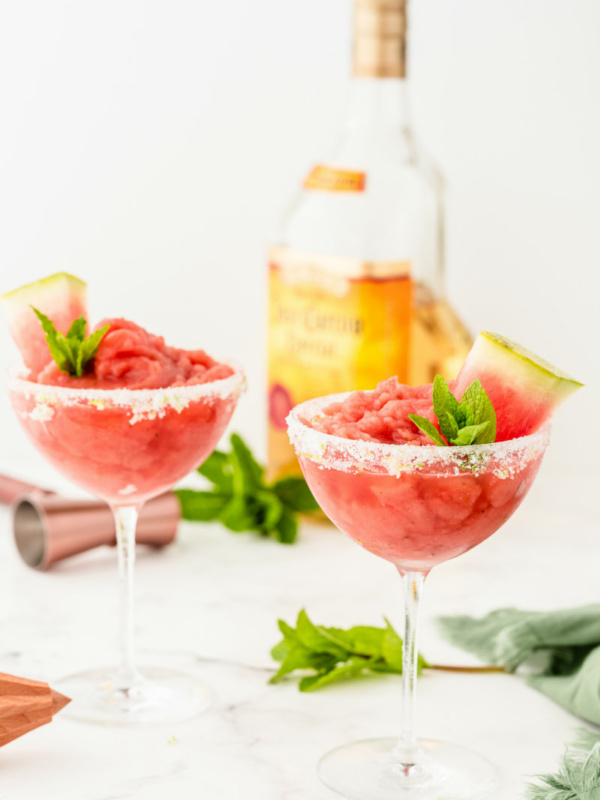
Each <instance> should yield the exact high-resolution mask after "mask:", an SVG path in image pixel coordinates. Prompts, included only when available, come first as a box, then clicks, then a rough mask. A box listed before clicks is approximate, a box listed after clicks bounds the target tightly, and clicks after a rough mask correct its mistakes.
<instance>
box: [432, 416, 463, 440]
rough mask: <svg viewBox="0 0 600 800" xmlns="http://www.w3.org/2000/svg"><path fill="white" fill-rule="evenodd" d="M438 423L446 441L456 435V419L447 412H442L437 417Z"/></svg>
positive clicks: (457, 425)
mask: <svg viewBox="0 0 600 800" xmlns="http://www.w3.org/2000/svg"><path fill="white" fill-rule="evenodd" d="M438 423H439V425H440V430H441V432H442V433H443V435H444V436H445V437H446V439H453V438H454V437H455V436H456V435H457V433H458V429H459V424H458V422H457V420H456V418H455V417H453V416H452V414H451V413H450V412H449V411H443V412H442V413H441V414H440V415H439V416H438ZM434 427H435V426H434Z"/></svg>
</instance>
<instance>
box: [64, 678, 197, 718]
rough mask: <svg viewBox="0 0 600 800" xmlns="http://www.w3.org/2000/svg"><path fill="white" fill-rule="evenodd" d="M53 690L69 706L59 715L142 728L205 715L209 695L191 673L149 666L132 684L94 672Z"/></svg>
mask: <svg viewBox="0 0 600 800" xmlns="http://www.w3.org/2000/svg"><path fill="white" fill-rule="evenodd" d="M53 685H55V688H56V689H57V690H58V691H59V692H62V693H63V694H65V695H66V696H67V697H70V698H71V700H72V702H71V703H69V705H67V706H66V707H65V708H64V710H63V711H62V712H61V717H68V718H70V719H74V720H78V721H79V722H92V723H96V724H99V725H123V726H125V725H147V724H160V723H171V722H181V721H182V720H186V719H191V718H192V717H195V716H196V715H197V714H199V713H200V712H201V711H204V710H205V709H206V708H207V707H208V705H209V703H210V692H209V690H208V689H207V688H206V687H205V686H204V684H203V683H201V682H200V681H197V680H196V679H195V678H193V677H192V676H191V675H185V674H184V673H181V672H175V671H173V670H169V669H162V668H158V667H149V668H147V669H144V670H143V671H142V672H141V673H138V674H137V675H136V677H135V679H134V680H131V679H129V680H124V679H121V678H120V677H119V670H118V669H117V668H114V669H112V670H111V669H97V670H89V671H86V672H79V673H77V674H76V675H71V676H69V677H68V678H64V679H63V680H62V681H59V682H58V683H56V684H53Z"/></svg>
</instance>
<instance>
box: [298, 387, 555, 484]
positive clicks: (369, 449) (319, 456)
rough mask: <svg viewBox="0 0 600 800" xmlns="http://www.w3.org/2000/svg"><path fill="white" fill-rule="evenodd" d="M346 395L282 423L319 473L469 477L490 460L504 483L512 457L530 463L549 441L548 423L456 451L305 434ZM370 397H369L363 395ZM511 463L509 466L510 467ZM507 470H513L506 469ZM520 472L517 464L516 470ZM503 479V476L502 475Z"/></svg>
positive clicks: (305, 407) (306, 407)
mask: <svg viewBox="0 0 600 800" xmlns="http://www.w3.org/2000/svg"><path fill="white" fill-rule="evenodd" d="M350 394H353V393H352V392H345V393H343V394H330V395H325V396H324V397H317V398H316V399H314V400H307V401H306V402H304V403H300V404H299V405H297V406H296V407H295V408H293V409H292V411H291V412H290V414H289V415H288V417H287V420H286V421H287V423H288V436H289V437H290V441H291V442H292V444H293V445H294V448H295V450H296V455H297V456H300V457H302V458H308V459H310V460H311V461H315V462H316V463H317V464H318V465H319V466H320V467H323V468H327V469H338V470H346V471H347V470H348V469H353V470H355V469H356V468H357V467H358V468H359V469H360V470H361V471H364V472H370V471H376V472H377V473H378V474H381V472H382V470H383V472H384V473H388V474H390V475H395V476H398V475H400V474H401V473H403V472H406V471H408V470H419V469H423V468H425V467H431V466H434V467H435V466H439V467H445V468H446V469H445V471H446V472H447V468H448V467H450V468H452V467H453V468H454V469H455V470H456V472H462V471H464V468H465V464H468V466H469V469H472V470H473V471H474V472H481V471H485V469H486V468H487V466H488V464H489V462H490V461H491V460H492V459H493V466H494V469H493V471H494V473H495V474H497V475H498V476H499V477H509V476H510V475H511V474H512V473H513V471H514V457H515V456H517V455H520V456H527V458H526V460H525V463H527V462H528V461H529V460H531V459H532V458H535V457H536V456H537V455H538V453H539V452H540V450H542V451H543V450H544V449H545V447H546V445H547V444H548V442H549V441H550V430H551V425H550V423H546V425H544V427H543V428H541V429H540V430H539V431H536V432H535V433H532V434H529V435H528V436H521V437H519V438H517V439H509V440H507V441H505V442H494V443H492V444H477V445H468V446H461V447H455V446H453V447H435V446H431V447H427V446H418V445H411V444H383V443H381V442H368V441H364V440H362V439H345V438H343V437H341V436H334V435H332V434H330V433H322V432H321V431H317V430H315V429H314V428H311V427H310V425H308V424H307V423H306V422H303V421H302V419H301V417H304V418H305V419H310V420H312V421H318V420H319V419H324V417H325V415H324V414H322V413H321V412H322V409H323V408H324V407H326V406H328V405H331V404H332V403H338V402H342V401H343V400H345V399H346V398H347V397H348V396H349V395H350ZM365 394H371V392H365ZM511 462H512V465H511ZM511 466H512V467H513V469H511ZM520 466H523V463H521V464H520ZM370 467H371V468H373V469H370ZM504 473H506V474H504Z"/></svg>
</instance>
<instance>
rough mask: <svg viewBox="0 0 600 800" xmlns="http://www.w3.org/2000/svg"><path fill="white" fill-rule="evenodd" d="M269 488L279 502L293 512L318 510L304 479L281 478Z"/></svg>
mask: <svg viewBox="0 0 600 800" xmlns="http://www.w3.org/2000/svg"><path fill="white" fill-rule="evenodd" d="M271 488H272V490H273V492H275V494H276V495H277V497H278V498H279V499H280V500H281V502H282V503H285V505H286V506H289V507H290V508H291V509H293V510H294V511H301V512H309V511H318V510H319V504H318V503H317V501H316V500H315V498H314V497H313V495H312V492H311V491H310V489H309V488H308V484H307V483H306V481H305V480H304V478H296V477H289V478H281V479H280V480H278V481H275V483H274V484H273V486H272V487H271Z"/></svg>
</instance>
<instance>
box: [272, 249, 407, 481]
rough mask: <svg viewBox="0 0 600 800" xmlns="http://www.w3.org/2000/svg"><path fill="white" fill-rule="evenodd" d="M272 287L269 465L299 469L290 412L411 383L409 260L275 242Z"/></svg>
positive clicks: (277, 468) (279, 470)
mask: <svg viewBox="0 0 600 800" xmlns="http://www.w3.org/2000/svg"><path fill="white" fill-rule="evenodd" d="M269 273H270V280H269V283H270V293H269V351H268V361H269V465H270V468H271V473H272V474H283V473H286V472H295V471H297V463H296V459H295V457H294V454H293V450H292V448H291V446H290V445H289V442H288V439H287V433H286V423H285V418H286V416H287V414H288V413H289V411H290V409H291V408H292V407H293V406H295V405H296V404H297V403H301V402H303V401H304V400H309V399H311V398H313V397H319V396H320V395H324V394H334V393H336V392H345V391H351V390H354V389H372V388H374V387H375V386H376V385H377V383H378V382H379V381H380V380H383V379H384V378H388V377H389V376H390V375H398V377H399V379H400V380H401V381H406V377H407V374H408V359H409V332H410V325H411V314H412V291H413V284H412V280H411V277H410V264H409V263H408V262H385V263H369V262H363V261H358V260H357V261H354V260H351V259H339V258H330V257H319V256H313V255H308V254H303V253H298V252H296V251H292V250H288V249H286V248H273V250H272V251H271V258H270V270H269Z"/></svg>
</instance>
